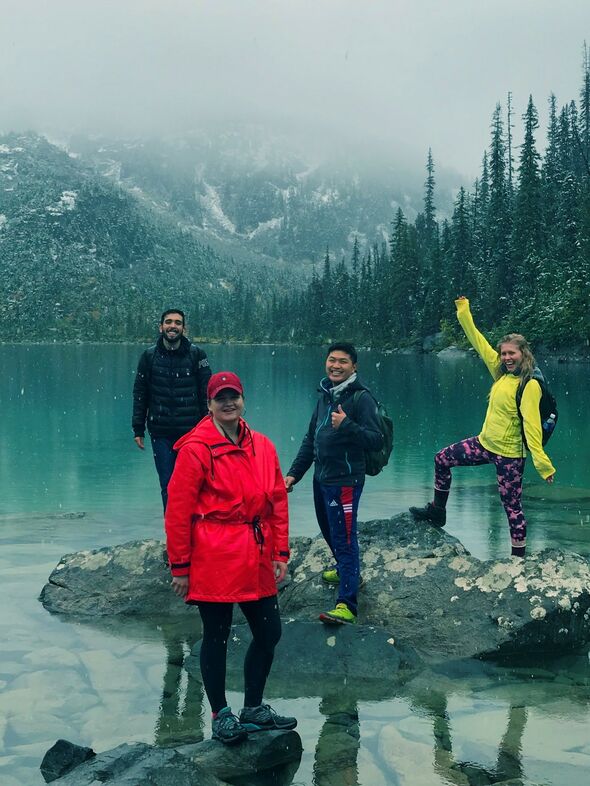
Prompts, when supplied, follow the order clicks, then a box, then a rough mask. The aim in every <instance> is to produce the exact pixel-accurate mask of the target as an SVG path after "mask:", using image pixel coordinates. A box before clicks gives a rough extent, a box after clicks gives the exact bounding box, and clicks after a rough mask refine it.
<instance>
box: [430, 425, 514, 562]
mask: <svg viewBox="0 0 590 786" xmlns="http://www.w3.org/2000/svg"><path fill="white" fill-rule="evenodd" d="M524 462H525V460H524V458H506V457H504V456H499V455H498V454H497V453H491V452H490V451H489V450H486V449H485V448H484V447H483V445H482V444H481V442H480V441H479V440H478V438H477V437H471V438H470V439H464V440H463V442H455V444H454V445H449V446H448V447H447V448H443V449H442V450H441V451H440V452H439V453H437V454H436V456H435V457H434V487H435V489H437V490H438V491H449V490H450V488H451V467H475V466H480V465H481V464H495V465H496V475H497V478H498V491H499V492H500V499H501V500H502V505H503V506H504V510H505V511H506V516H507V518H508V526H509V527H510V537H511V539H512V545H513V546H524V545H525V544H526V519H525V517H524V513H523V512H522V502H521V498H522V475H523V472H524Z"/></svg>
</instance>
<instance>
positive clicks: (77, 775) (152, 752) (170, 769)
mask: <svg viewBox="0 0 590 786" xmlns="http://www.w3.org/2000/svg"><path fill="white" fill-rule="evenodd" d="M70 744H71V743H70ZM52 783H53V784H55V786H94V785H95V784H97V783H108V784H109V785H110V786H140V784H141V786H223V783H222V781H220V780H219V779H218V778H217V777H216V776H215V775H213V774H211V773H209V772H208V771H207V770H206V769H204V768H203V767H202V766H201V765H199V764H196V763H195V762H193V761H191V760H190V759H189V758H187V757H186V756H183V755H182V754H181V753H178V752H177V751H176V750H173V749H171V748H154V747H152V746H151V745H147V744H145V743H142V742H136V743H132V744H131V745H128V744H124V745H119V746H118V747H117V748H113V749H112V750H110V751H105V752H104V753H99V754H97V755H96V756H95V757H94V758H93V759H92V760H89V761H86V762H84V763H82V764H80V765H79V766H77V767H76V768H75V769H73V770H71V771H70V772H68V773H67V774H66V775H64V776H63V777H61V778H58V779H57V780H54V781H52Z"/></svg>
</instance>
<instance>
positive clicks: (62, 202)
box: [45, 191, 78, 216]
mask: <svg viewBox="0 0 590 786" xmlns="http://www.w3.org/2000/svg"><path fill="white" fill-rule="evenodd" d="M77 196H78V192H77V191H63V192H62V195H61V196H60V198H59V201H58V202H57V204H55V205H48V206H47V207H46V208H45V209H46V210H47V212H48V213H51V215H53V216H62V215H63V214H64V213H66V212H67V211H69V210H74V208H75V207H76V197H77Z"/></svg>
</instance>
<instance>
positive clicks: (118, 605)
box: [40, 540, 189, 617]
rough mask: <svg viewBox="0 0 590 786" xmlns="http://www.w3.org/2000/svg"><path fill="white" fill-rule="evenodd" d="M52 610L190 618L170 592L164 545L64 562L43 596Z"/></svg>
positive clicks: (126, 546) (134, 544) (144, 543)
mask: <svg viewBox="0 0 590 786" xmlns="http://www.w3.org/2000/svg"><path fill="white" fill-rule="evenodd" d="M40 600H41V602H42V603H43V605H44V606H45V608H46V609H47V610H48V611H51V612H55V613H58V614H73V615H78V616H80V617H102V616H111V615H116V614H128V615H133V616H149V615H152V614H154V612H157V613H158V614H160V615H162V616H170V615H173V616H176V615H182V614H186V613H187V612H188V611H189V609H187V608H186V607H185V604H184V603H178V599H177V598H176V597H175V596H174V593H173V592H171V591H170V571H169V569H168V566H167V565H166V563H165V562H164V545H163V544H162V543H161V542H160V541H158V540H135V541H130V542H129V543H123V544H122V545H120V546H109V547H105V548H102V549H95V550H92V551H78V552H76V553H75V554H66V555H65V556H63V557H62V558H61V560H60V561H59V563H58V564H57V566H56V567H55V569H54V570H53V571H52V573H51V575H50V576H49V581H48V583H47V584H46V585H45V586H44V587H43V590H42V591H41V596H40Z"/></svg>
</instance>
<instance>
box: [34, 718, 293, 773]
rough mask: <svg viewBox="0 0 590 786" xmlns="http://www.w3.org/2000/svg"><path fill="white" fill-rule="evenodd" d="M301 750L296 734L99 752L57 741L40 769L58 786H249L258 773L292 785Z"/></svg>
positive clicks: (273, 733)
mask: <svg viewBox="0 0 590 786" xmlns="http://www.w3.org/2000/svg"><path fill="white" fill-rule="evenodd" d="M302 750H303V748H302V745H301V739H300V737H299V735H298V734H297V733H296V732H294V731H271V732H262V733H258V734H256V735H251V736H250V737H249V738H248V740H246V741H245V742H243V743H241V744H240V745H237V746H233V747H231V748H230V747H226V746H224V745H222V744H221V743H220V742H216V741H214V740H208V741H206V742H199V743H194V744H191V745H183V746H180V747H178V748H158V747H154V746H152V745H147V744H146V743H142V742H137V743H132V744H127V743H125V744H123V745H119V746H118V747H116V748H113V749H112V750H109V751H105V752H103V753H99V754H95V753H94V751H92V750H91V749H89V748H80V747H79V746H78V745H75V744H74V743H71V742H68V741H67V740H58V742H57V743H56V744H55V745H54V746H53V747H52V748H51V749H50V750H49V751H47V753H46V754H45V757H44V759H43V764H42V765H41V771H42V774H43V777H44V778H45V781H46V782H48V783H49V782H50V783H53V784H56V786H94V784H97V783H109V784H112V786H138V785H139V784H141V786H224V784H227V783H234V782H236V783H237V782H239V783H245V780H244V779H245V778H248V776H252V775H254V774H257V773H263V774H264V773H271V774H272V777H273V783H276V784H277V786H280V785H281V784H283V783H285V784H287V783H290V782H291V775H292V773H293V772H294V771H295V769H296V766H297V765H298V764H299V760H300V759H301V753H302ZM82 751H84V754H82ZM83 755H84V756H85V757H86V760H85V759H84V758H83ZM76 760H77V761H76ZM74 761H76V763H75V764H72V762H74ZM64 762H67V766H68V769H67V771H65V772H64V770H63V766H64ZM60 773H62V774H61V776H60Z"/></svg>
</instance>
